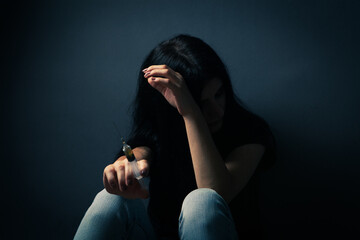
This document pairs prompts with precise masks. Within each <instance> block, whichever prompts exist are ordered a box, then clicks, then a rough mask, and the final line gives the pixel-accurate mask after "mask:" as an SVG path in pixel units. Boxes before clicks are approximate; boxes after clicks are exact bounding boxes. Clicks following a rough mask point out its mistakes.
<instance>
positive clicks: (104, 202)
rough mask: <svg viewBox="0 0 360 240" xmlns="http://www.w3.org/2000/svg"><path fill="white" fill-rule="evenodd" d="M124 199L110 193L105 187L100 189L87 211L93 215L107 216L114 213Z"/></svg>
mask: <svg viewBox="0 0 360 240" xmlns="http://www.w3.org/2000/svg"><path fill="white" fill-rule="evenodd" d="M124 201H125V199H123V198H122V197H120V196H118V195H114V194H110V193H108V192H107V191H106V190H105V189H103V190H102V191H100V192H99V193H98V194H97V195H96V197H95V199H94V201H93V202H92V204H91V206H90V208H89V209H88V211H87V214H88V215H91V216H93V217H101V216H104V215H106V216H109V215H113V214H116V212H118V211H119V209H120V208H121V206H122V205H123V204H124Z"/></svg>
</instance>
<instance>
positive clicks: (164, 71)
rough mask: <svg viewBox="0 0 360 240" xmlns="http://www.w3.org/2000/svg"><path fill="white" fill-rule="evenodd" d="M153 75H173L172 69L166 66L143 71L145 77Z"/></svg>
mask: <svg viewBox="0 0 360 240" xmlns="http://www.w3.org/2000/svg"><path fill="white" fill-rule="evenodd" d="M153 76H157V77H167V78H170V77H172V76H173V70H171V69H168V68H155V69H151V70H147V71H145V72H144V77H145V78H149V77H153Z"/></svg>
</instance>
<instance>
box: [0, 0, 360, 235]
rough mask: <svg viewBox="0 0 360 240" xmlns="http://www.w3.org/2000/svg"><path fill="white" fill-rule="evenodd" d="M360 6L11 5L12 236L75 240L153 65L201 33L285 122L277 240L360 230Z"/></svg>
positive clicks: (269, 179)
mask: <svg viewBox="0 0 360 240" xmlns="http://www.w3.org/2000/svg"><path fill="white" fill-rule="evenodd" d="M359 10H360V9H359V4H358V1H316V0H315V1H290V0H288V1H265V0H264V1H250V0H249V1H224V2H220V1H196V0H191V1H23V2H16V1H2V2H1V10H0V12H1V27H2V32H3V34H2V37H1V43H2V44H1V46H2V48H3V50H2V54H1V55H2V57H3V60H4V61H3V64H1V65H2V69H3V70H2V72H3V74H2V75H3V77H1V163H2V168H1V186H2V191H1V192H2V194H1V198H2V202H3V203H2V210H1V218H2V219H3V220H5V221H4V222H5V223H6V224H1V227H2V229H1V233H0V234H1V235H0V238H1V239H16V238H24V239H71V238H72V237H73V235H74V234H75V231H76V229H77V226H78V225H79V223H80V221H81V218H82V216H83V214H84V213H85V211H86V209H87V208H88V207H89V205H90V204H91V202H92V200H93V198H94V196H95V194H96V193H97V192H98V191H100V190H101V189H102V188H103V185H102V172H103V169H104V167H105V166H106V165H107V164H110V163H112V162H113V158H114V154H115V153H116V152H117V151H118V150H119V148H120V137H119V134H118V133H117V132H116V130H115V128H114V126H113V124H112V122H116V124H117V125H118V127H119V129H120V132H121V134H122V135H124V136H126V134H127V133H128V129H129V127H130V116H129V111H128V108H129V106H130V103H131V101H132V100H133V98H134V93H135V89H136V78H137V74H138V71H139V68H140V64H141V63H142V61H143V59H144V57H145V55H146V54H148V52H149V51H150V50H151V49H152V48H153V47H154V46H155V45H156V44H157V43H159V42H160V41H162V40H165V39H168V38H170V37H173V36H174V35H176V34H179V33H188V34H191V35H194V36H197V37H200V38H202V39H203V40H205V41H206V42H207V43H209V44H210V45H211V46H212V47H213V48H214V49H215V51H217V53H218V54H219V55H220V57H221V58H222V59H223V60H224V62H225V64H226V65H227V66H228V69H229V72H230V75H231V77H232V81H233V84H234V88H235V90H236V92H237V94H238V95H239V96H240V98H241V99H242V100H243V101H244V102H245V103H246V104H247V105H248V106H249V107H250V108H251V109H252V110H253V111H254V112H256V113H258V114H259V115H261V116H262V117H263V118H264V119H265V120H266V121H267V122H268V123H269V124H270V126H271V127H272V129H273V132H274V134H275V137H276V139H277V142H278V152H279V158H278V162H277V164H276V166H275V167H274V168H273V169H272V170H270V171H269V172H268V173H267V174H266V175H265V176H264V178H263V179H262V180H263V185H262V191H261V209H262V215H261V216H262V221H263V224H264V226H265V229H266V232H267V235H268V239H279V238H280V239H281V238H285V239H297V238H306V239H314V238H315V237H318V238H321V239H325V238H331V237H333V236H343V237H344V236H347V237H349V236H354V235H355V234H358V229H359V223H360V221H359V215H358V212H359V211H358V210H359V209H360V207H359V200H360V198H359V185H360V184H359V183H360V181H359V177H358V175H359V165H360V164H359V159H360V158H359V145H360V144H359V143H360V124H359V122H360V113H359V103H360V101H359V100H360V99H359V98H360V94H359V90H360V81H359V80H360V78H359V69H360V68H359V40H360V39H359V26H360V24H359V20H360V17H359V12H360V11H359Z"/></svg>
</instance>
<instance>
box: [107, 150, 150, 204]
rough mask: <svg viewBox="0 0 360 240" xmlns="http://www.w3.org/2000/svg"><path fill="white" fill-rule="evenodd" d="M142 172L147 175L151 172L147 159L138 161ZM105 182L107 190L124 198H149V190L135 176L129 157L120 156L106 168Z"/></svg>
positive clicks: (144, 175)
mask: <svg viewBox="0 0 360 240" xmlns="http://www.w3.org/2000/svg"><path fill="white" fill-rule="evenodd" d="M137 164H138V168H139V170H140V174H141V175H142V176H143V177H146V176H147V175H148V173H149V164H148V161H147V160H146V159H142V160H138V161H137ZM103 182H104V187H105V189H106V191H108V192H109V193H112V194H116V195H120V196H122V197H124V198H128V199H135V198H148V197H149V192H148V191H147V190H146V189H143V188H141V185H140V183H139V181H138V180H137V179H136V178H135V177H134V175H133V173H132V171H131V166H130V163H129V161H128V160H127V158H125V157H124V156H122V157H120V158H119V159H118V160H116V161H115V162H114V163H113V164H110V165H108V166H107V167H106V168H105V169H104V174H103Z"/></svg>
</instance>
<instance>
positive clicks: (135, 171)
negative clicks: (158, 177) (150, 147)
mask: <svg viewBox="0 0 360 240" xmlns="http://www.w3.org/2000/svg"><path fill="white" fill-rule="evenodd" d="M121 141H122V143H123V147H122V150H123V152H124V153H125V156H126V158H127V160H128V161H129V163H130V167H131V171H132V173H133V174H134V177H135V178H136V179H137V180H138V181H139V183H140V185H141V188H144V189H147V186H146V183H145V182H144V179H143V176H142V175H141V174H140V170H139V167H138V165H137V160H136V158H135V155H134V153H133V151H132V149H131V147H130V146H129V145H128V144H126V142H125V140H124V139H123V138H121Z"/></svg>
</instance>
